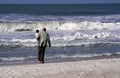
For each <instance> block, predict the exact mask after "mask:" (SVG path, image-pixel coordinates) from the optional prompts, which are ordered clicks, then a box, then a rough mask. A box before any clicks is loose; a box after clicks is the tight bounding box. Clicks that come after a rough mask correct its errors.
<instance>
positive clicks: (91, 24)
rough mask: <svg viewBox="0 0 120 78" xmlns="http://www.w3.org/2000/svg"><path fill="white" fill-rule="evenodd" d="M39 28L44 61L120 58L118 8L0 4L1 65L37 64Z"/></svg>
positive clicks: (119, 15) (106, 6)
mask: <svg viewBox="0 0 120 78" xmlns="http://www.w3.org/2000/svg"><path fill="white" fill-rule="evenodd" d="M42 27H46V28H47V32H48V33H49V34H50V39H51V43H52V47H51V48H49V47H47V49H46V54H45V59H46V60H49V59H51V60H50V61H52V59H54V60H55V59H56V58H57V59H59V58H60V59H61V58H62V59H72V58H79V57H95V56H103V55H106V56H111V55H113V54H116V55H117V54H120V4H34V5H32V4H29V5H27V4H0V64H4V63H6V62H12V63H14V62H16V61H17V62H20V61H25V60H37V43H36V39H35V30H36V29H39V30H41V28H42ZM57 59H56V60H57Z"/></svg>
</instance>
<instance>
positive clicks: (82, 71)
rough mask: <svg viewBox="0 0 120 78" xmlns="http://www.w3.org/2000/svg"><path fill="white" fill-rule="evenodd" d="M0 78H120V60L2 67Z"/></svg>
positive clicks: (0, 68)
mask: <svg viewBox="0 0 120 78" xmlns="http://www.w3.org/2000/svg"><path fill="white" fill-rule="evenodd" d="M0 78H120V58H111V59H97V60H84V61H73V62H60V63H45V64H29V65H13V66H1V67H0Z"/></svg>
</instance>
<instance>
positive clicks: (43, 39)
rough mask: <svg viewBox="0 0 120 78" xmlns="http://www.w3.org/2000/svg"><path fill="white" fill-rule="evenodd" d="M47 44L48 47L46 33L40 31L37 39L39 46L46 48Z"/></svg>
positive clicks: (48, 41)
mask: <svg viewBox="0 0 120 78" xmlns="http://www.w3.org/2000/svg"><path fill="white" fill-rule="evenodd" d="M47 43H48V44H49V46H51V42H50V36H49V34H48V33H47V32H45V31H41V32H40V39H39V46H44V47H46V46H47Z"/></svg>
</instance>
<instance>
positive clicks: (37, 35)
mask: <svg viewBox="0 0 120 78" xmlns="http://www.w3.org/2000/svg"><path fill="white" fill-rule="evenodd" d="M35 36H36V39H37V42H38V44H39V40H40V33H39V30H36V33H35Z"/></svg>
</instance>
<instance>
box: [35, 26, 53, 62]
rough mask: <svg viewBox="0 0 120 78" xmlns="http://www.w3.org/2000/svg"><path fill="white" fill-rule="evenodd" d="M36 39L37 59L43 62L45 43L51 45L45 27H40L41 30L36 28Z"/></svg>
mask: <svg viewBox="0 0 120 78" xmlns="http://www.w3.org/2000/svg"><path fill="white" fill-rule="evenodd" d="M36 39H37V43H38V61H39V62H40V63H44V56H45V49H46V47H47V44H49V46H51V42H50V36H49V34H48V33H47V32H46V28H42V31H41V32H39V30H36Z"/></svg>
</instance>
